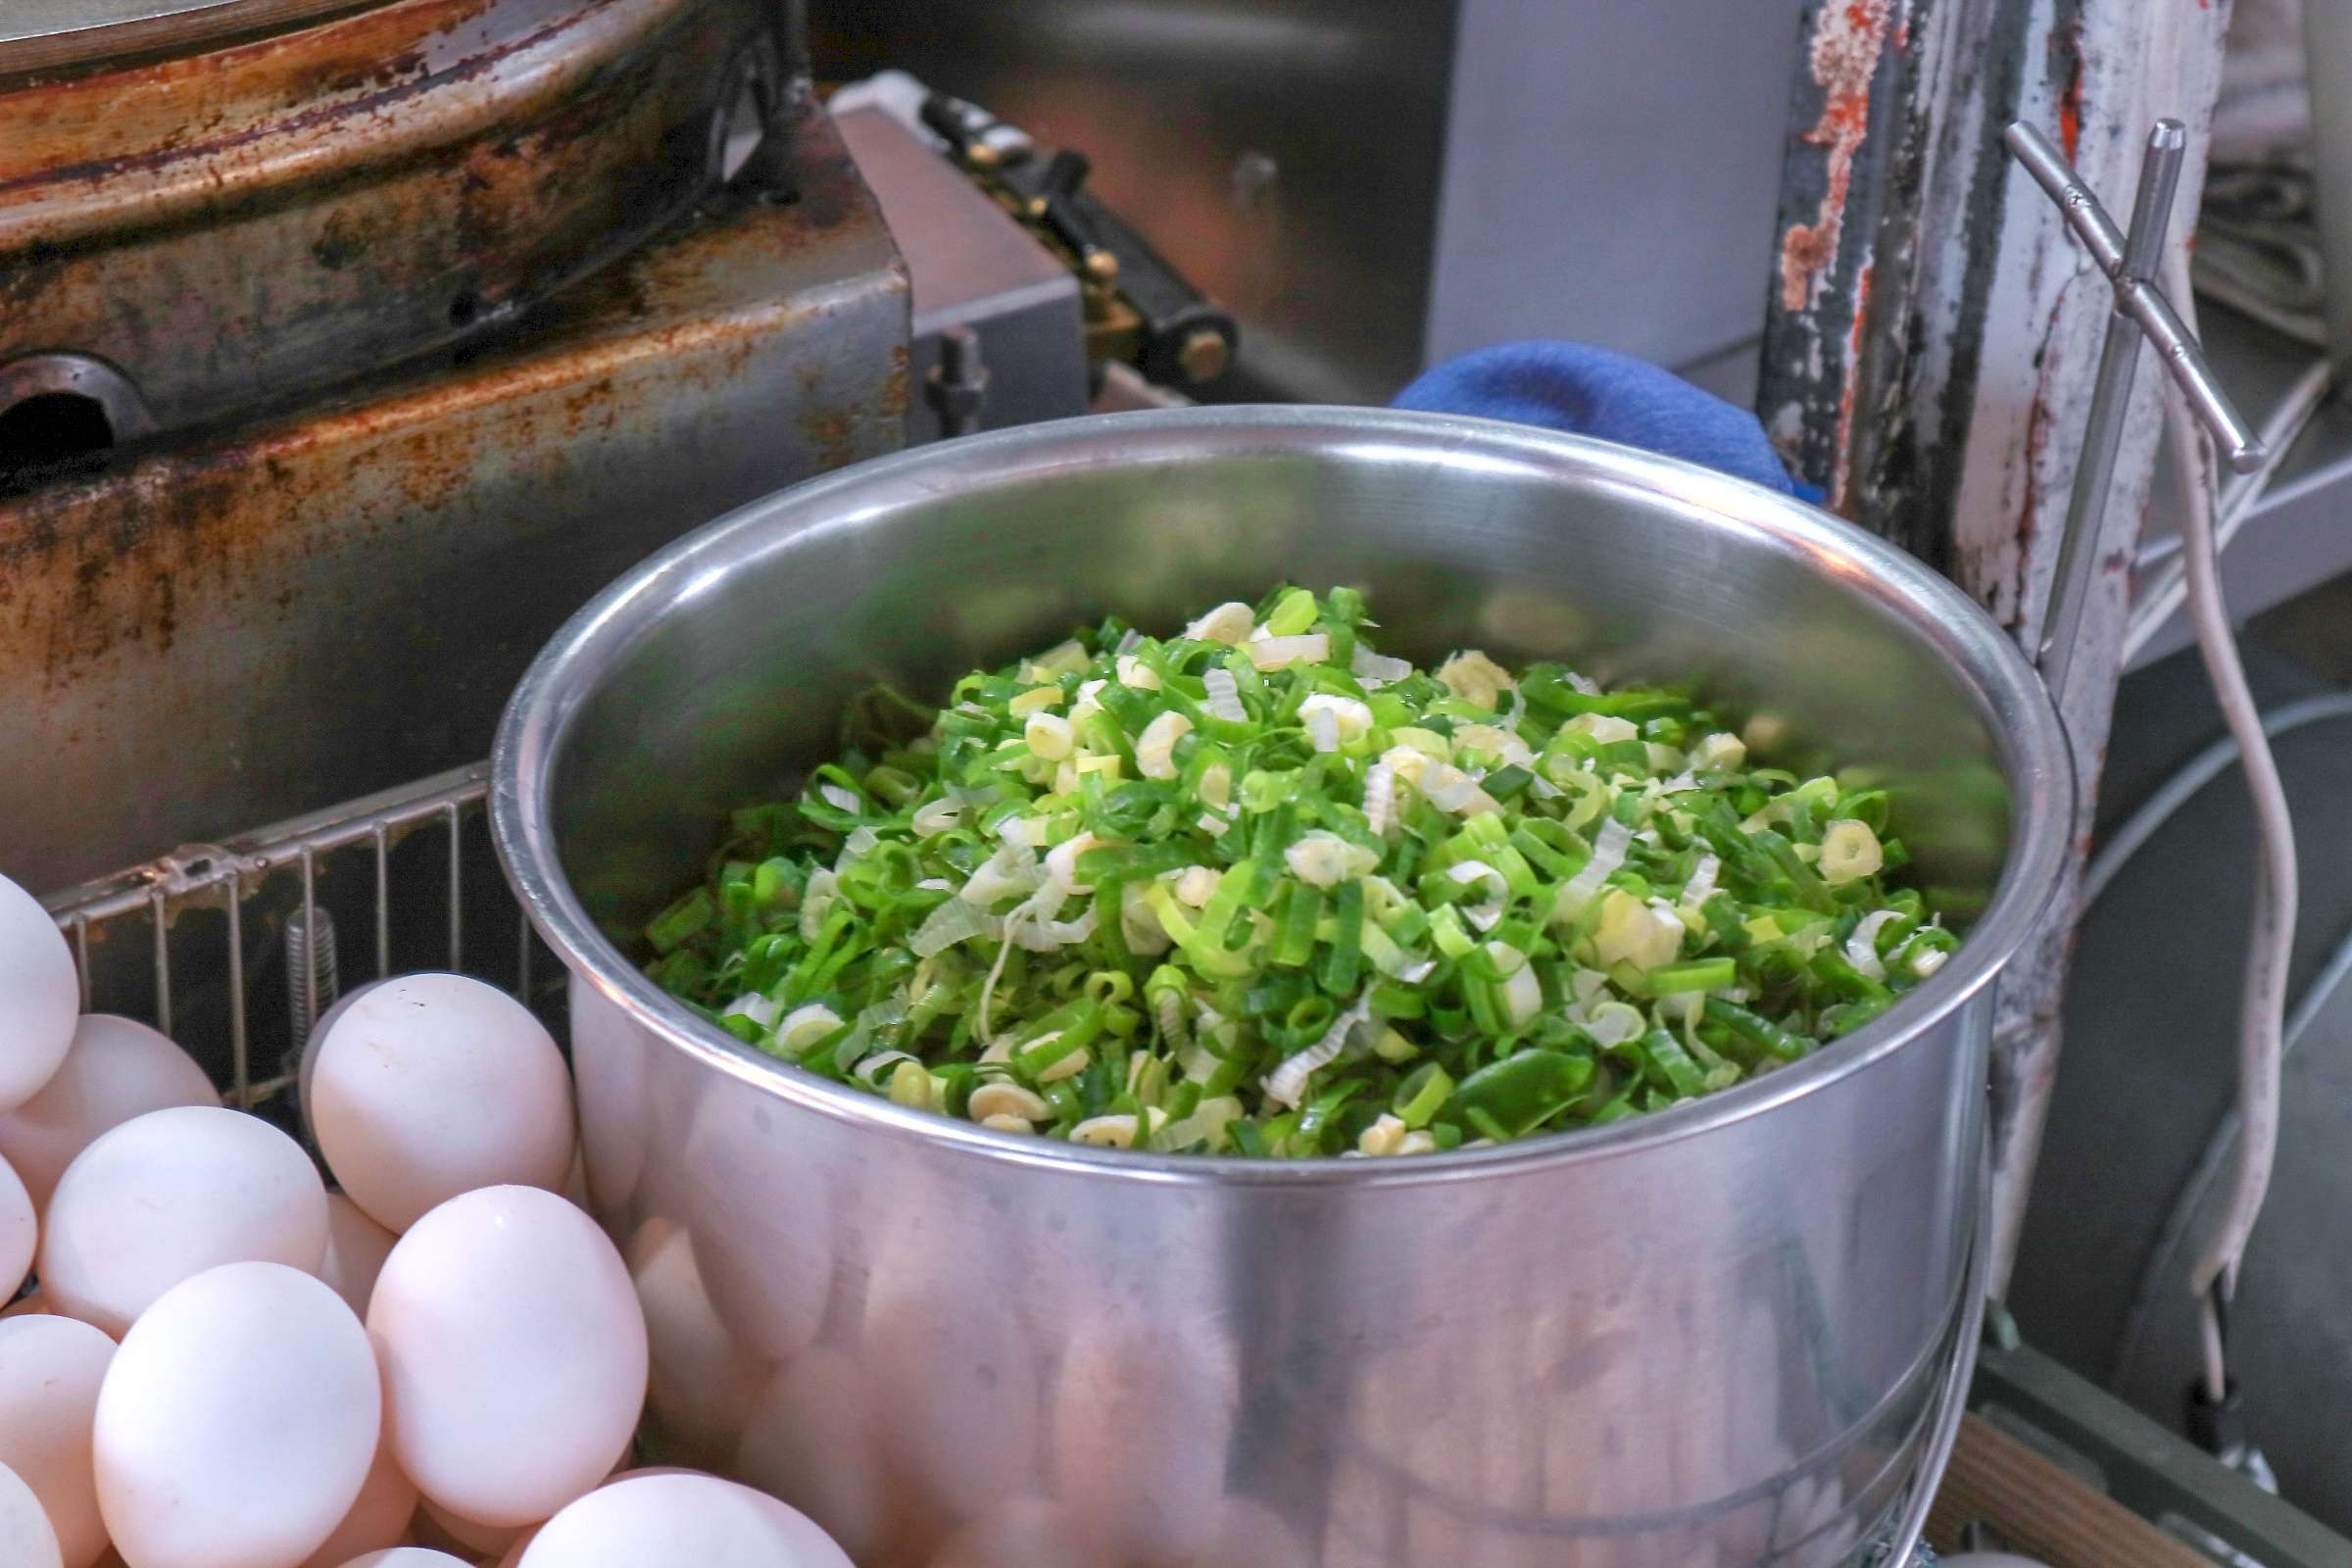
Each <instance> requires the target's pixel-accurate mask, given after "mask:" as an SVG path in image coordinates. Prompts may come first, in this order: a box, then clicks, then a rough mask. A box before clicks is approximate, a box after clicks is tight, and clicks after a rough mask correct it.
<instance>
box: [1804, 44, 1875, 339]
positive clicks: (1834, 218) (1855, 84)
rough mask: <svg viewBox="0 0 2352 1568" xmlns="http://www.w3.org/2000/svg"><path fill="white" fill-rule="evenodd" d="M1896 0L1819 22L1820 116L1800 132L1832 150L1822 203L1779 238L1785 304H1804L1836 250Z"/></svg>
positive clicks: (1815, 47)
mask: <svg viewBox="0 0 2352 1568" xmlns="http://www.w3.org/2000/svg"><path fill="white" fill-rule="evenodd" d="M1891 10H1892V0H1846V4H1845V5H1844V6H1843V7H1842V8H1840V9H1838V10H1825V11H1823V12H1822V14H1821V18H1820V21H1819V22H1818V23H1817V24H1816V28H1815V31H1814V34H1813V43H1812V48H1811V50H1810V51H1809V54H1810V59H1809V62H1808V63H1809V65H1810V67H1811V70H1812V73H1813V79H1814V81H1815V82H1816V83H1818V84H1819V85H1820V87H1821V89H1822V103H1821V118H1820V119H1819V120H1818V121H1816V122H1814V124H1813V128H1812V129H1810V130H1808V131H1806V132H1805V133H1804V136H1803V137H1802V139H1803V140H1804V141H1805V143H1806V144H1807V145H1809V146H1815V147H1827V148H1828V149H1829V150H1830V157H1829V172H1828V177H1827V179H1826V180H1825V181H1824V188H1823V191H1822V197H1821V208H1820V210H1819V211H1818V212H1817V213H1816V214H1815V215H1814V220H1813V221H1812V222H1810V223H1792V224H1790V225H1789V232H1788V233H1787V234H1785V235H1783V236H1782V239H1781V308H1782V309H1783V310H1787V311H1800V310H1803V309H1804V307H1805V303H1806V301H1807V300H1808V299H1809V298H1811V296H1812V292H1813V285H1814V283H1815V282H1816V281H1817V280H1818V279H1819V278H1820V276H1821V275H1822V274H1823V273H1824V272H1826V271H1827V270H1829V268H1830V265H1831V264H1832V263H1833V262H1835V261H1836V260H1837V257H1838V231H1839V230H1840V229H1841V228H1842V227H1843V226H1844V222H1845V203H1846V197H1847V195H1848V194H1849V193H1850V191H1851V189H1852V187H1853V178H1854V154H1855V153H1856V152H1857V151H1858V150H1859V149H1860V148H1861V146H1862V139H1863V137H1864V136H1866V135H1868V134H1869V131H1870V87H1871V82H1872V79H1873V78H1874V77H1875V76H1876V75H1877V73H1878V65H1879V52H1880V50H1881V48H1882V46H1883V45H1884V44H1885V43H1886V40H1887V25H1888V21H1889V13H1890V12H1891Z"/></svg>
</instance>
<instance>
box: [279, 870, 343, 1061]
mask: <svg viewBox="0 0 2352 1568" xmlns="http://www.w3.org/2000/svg"><path fill="white" fill-rule="evenodd" d="M311 913H312V915H313V916H314V917H315V918H316V920H317V922H318V923H317V925H316V926H313V925H310V924H308V923H306V922H305V921H304V919H303V911H302V910H300V909H297V910H295V911H294V912H293V913H292V914H290V915H288V916H287V917H286V1015H287V1017H288V1018H289V1019H290V1020H292V1024H293V1028H292V1030H291V1034H292V1045H291V1047H290V1049H289V1051H288V1053H287V1054H288V1057H289V1059H290V1060H299V1059H300V1058H301V1055H302V1048H303V1044H304V1043H305V1042H306V1041H308V1040H309V1039H310V1038H311V1028H312V1026H313V1025H315V1024H316V1023H318V1021H319V1016H320V1015H321V1014H323V1013H324V1012H325V1011H326V1009H327V1008H329V1007H331V1006H333V1005H335V998H336V996H337V994H338V993H339V991H340V989H341V987H340V985H339V984H338V982H337V975H336V968H337V965H336V961H335V921H334V916H332V915H330V914H328V913H327V912H326V910H325V909H324V908H322V907H317V906H314V907H313V908H312V910H311ZM314 982H316V983H315V984H314ZM314 999H316V1002H317V1005H318V1009H319V1010H318V1011H317V1012H313V1011H312V1010H311V1008H312V1005H313V1001H314Z"/></svg>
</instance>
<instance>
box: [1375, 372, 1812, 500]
mask: <svg viewBox="0 0 2352 1568" xmlns="http://www.w3.org/2000/svg"><path fill="white" fill-rule="evenodd" d="M1396 406H1397V408H1400V409H1416V410H1419V411H1421V412H1423V413H1426V414H1471V415H1482V416H1484V417H1487V418H1490V419H1514V420H1517V421H1518V422H1519V423H1521V424H1536V425H1542V426H1544V428H1545V429H1549V430H1566V431H1569V432H1571V433H1573V434H1576V435H1590V436H1597V437H1599V438H1600V439H1601V440H1604V441H1615V442H1618V443H1620V444H1621V445H1624V446H1629V447H1642V448H1644V449H1645V450H1647V451H1651V452H1656V453H1661V454H1663V455H1664V456H1666V457H1670V458H1682V459H1684V460H1686V461H1687V462H1691V463H1703V464H1705V465H1706V466H1708V467H1710V468H1715V469H1719V470H1721V471H1722V472H1724V473H1728V474H1731V475H1732V476H1734V477H1735V478H1740V479H1751V480H1753V481H1755V482H1756V483H1757V484H1761V485H1768V486H1770V487H1771V488H1772V489H1775V490H1778V491H1780V492H1781V493H1782V494H1783V495H1796V496H1801V497H1803V498H1804V499H1805V500H1807V501H1819V500H1820V499H1821V492H1820V491H1819V490H1818V489H1816V488H1814V487H1813V486H1811V485H1805V484H1795V483H1791V482H1790V480H1789V470H1788V469H1787V468H1785V467H1783V466H1781V459H1780V454H1779V453H1777V452H1775V451H1773V449H1772V443H1771V442H1770V441H1768V440H1766V439H1765V436H1764V427H1763V426H1762V425H1761V424H1759V423H1757V422H1756V417H1755V416H1754V415H1752V414H1750V413H1748V412H1747V411H1746V410H1745V409H1742V408H1737V407H1735V406H1733V405H1732V404H1729V403H1726V402H1724V401H1723V399H1721V398H1719V397H1716V396H1715V395H1714V394H1713V393H1710V392H1702V391H1700V390H1699V389H1698V388H1697V387H1694V386H1692V385H1691V383H1690V382H1688V381H1686V380H1684V379H1683V378H1682V377H1681V376H1679V375H1676V374H1675V373H1674V372H1672V371H1671V370H1662V369H1660V368H1658V367H1656V366H1654V365H1650V364H1647V363H1645V362H1644V361H1642V360H1637V359H1633V358H1630V357H1628V356H1626V355H1623V354H1612V353H1610V352H1609V351H1608V350H1607V349H1596V348H1593V347H1591V346H1589V345H1587V344H1583V343H1562V342H1556V341H1551V340H1548V339H1542V338H1536V339H1530V340H1528V341H1526V342H1522V343H1499V344H1496V345H1495V347H1493V348H1487V349H1479V350H1477V351H1476V352H1474V353H1470V354H1465V355H1463V356H1461V357H1460V358H1459V359H1454V360H1447V361H1446V363H1445V364H1443V365H1440V366H1437V367H1436V368H1432V369H1429V370H1426V371H1424V372H1422V375H1421V377H1420V379H1418V380H1416V381H1415V382H1413V384H1412V385H1411V386H1408V387H1406V388H1405V389H1404V390H1403V391H1402V392H1399V393H1397V404H1396Z"/></svg>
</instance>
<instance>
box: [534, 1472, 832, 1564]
mask: <svg viewBox="0 0 2352 1568" xmlns="http://www.w3.org/2000/svg"><path fill="white" fill-rule="evenodd" d="M652 1562H676V1563H693V1564H695V1565H696V1568H852V1565H851V1562H850V1559H849V1556H848V1554H847V1553H845V1552H844V1551H843V1550H842V1549H841V1548H840V1547H839V1546H837V1545H835V1544H833V1542H832V1540H831V1539H830V1538H829V1537H827V1536H826V1535H825V1533H824V1532H823V1531H822V1530H819V1529H818V1528H817V1527H816V1526H815V1525H814V1524H812V1523H810V1522H809V1518H808V1516H807V1515H805V1514H802V1513H800V1512H798V1511H796V1510H795V1509H792V1508H790V1507H787V1506H786V1505H785V1504H783V1503H781V1502H778V1501H777V1500H776V1499H775V1498H773V1497H771V1496H768V1495H766V1494H764V1493H760V1492H754V1491H753V1490H752V1489H751V1488H749V1487H746V1486H740V1485H738V1484H737V1483H735V1482H732V1481H721V1480H720V1479H719V1478H718V1477H716V1476H706V1475H659V1476H634V1477H631V1478H630V1479H628V1480H626V1481H616V1482H614V1483H613V1485H611V1486H609V1487H599V1488H598V1489H597V1490H596V1491H594V1492H591V1493H590V1494H588V1495H586V1496H584V1497H582V1498H580V1499H579V1500H578V1501H577V1502H574V1503H572V1504H571V1505H570V1506H568V1507H566V1508H565V1509H564V1511H563V1512H561V1513H559V1514H557V1515H556V1516H555V1517H554V1518H553V1519H550V1520H549V1521H548V1522H547V1524H546V1526H545V1528H543V1529H542V1530H541V1531H540V1532H539V1534H538V1537H537V1538H536V1539H535V1540H533V1541H532V1543H531V1544H530V1545H529V1547H528V1548H526V1549H525V1550H524V1552H523V1554H522V1558H521V1561H520V1563H519V1565H518V1568H640V1565H642V1564H645V1563H652Z"/></svg>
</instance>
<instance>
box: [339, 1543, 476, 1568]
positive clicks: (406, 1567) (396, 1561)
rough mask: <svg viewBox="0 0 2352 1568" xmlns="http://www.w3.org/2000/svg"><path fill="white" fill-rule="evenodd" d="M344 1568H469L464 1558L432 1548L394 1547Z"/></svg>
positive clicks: (353, 1559) (369, 1554)
mask: <svg viewBox="0 0 2352 1568" xmlns="http://www.w3.org/2000/svg"><path fill="white" fill-rule="evenodd" d="M343 1568H468V1564H467V1563H466V1559H465V1558H463V1557H452V1556H451V1555H450V1554H449V1553H448V1552H446V1551H435V1550H433V1549H432V1547H430V1546H394V1547H392V1548H391V1549H390V1550H388V1551H371V1552H369V1553H368V1555H366V1556H365V1557H354V1558H352V1559H351V1561H349V1562H347V1563H345V1564H344V1565H343Z"/></svg>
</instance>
